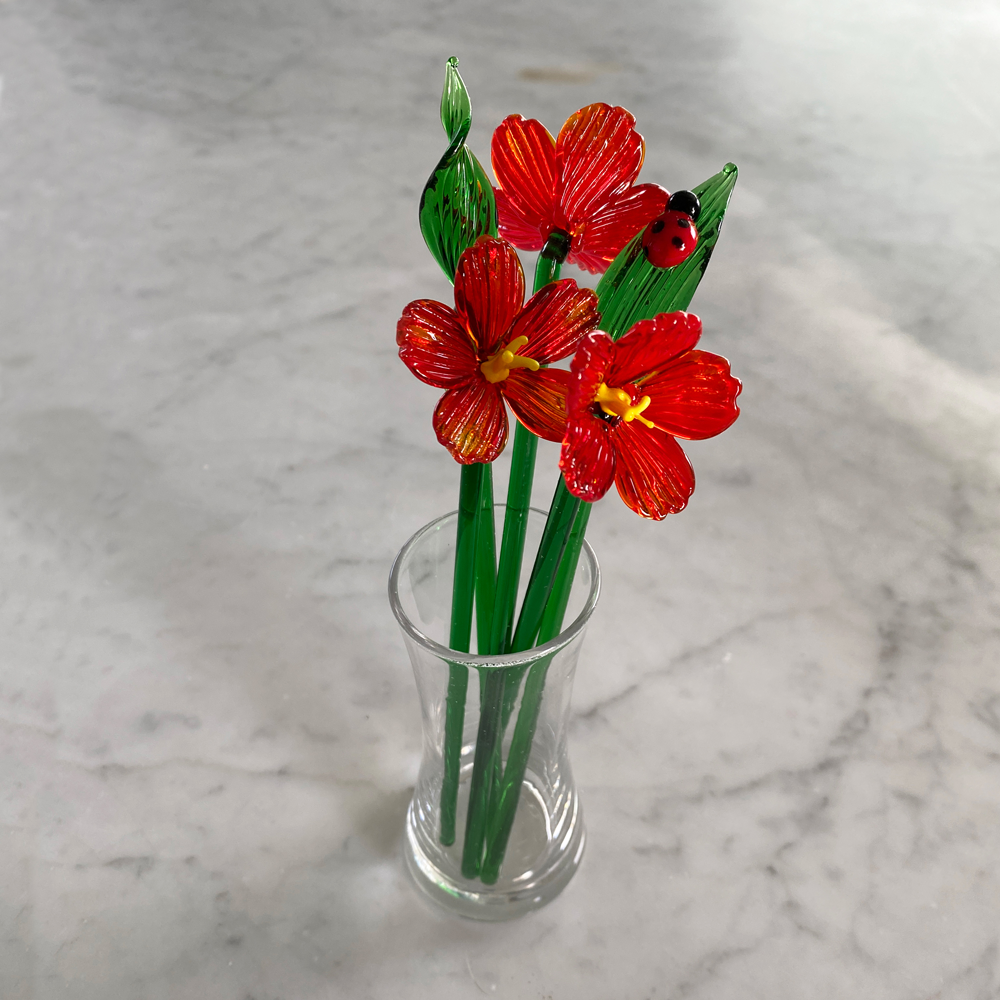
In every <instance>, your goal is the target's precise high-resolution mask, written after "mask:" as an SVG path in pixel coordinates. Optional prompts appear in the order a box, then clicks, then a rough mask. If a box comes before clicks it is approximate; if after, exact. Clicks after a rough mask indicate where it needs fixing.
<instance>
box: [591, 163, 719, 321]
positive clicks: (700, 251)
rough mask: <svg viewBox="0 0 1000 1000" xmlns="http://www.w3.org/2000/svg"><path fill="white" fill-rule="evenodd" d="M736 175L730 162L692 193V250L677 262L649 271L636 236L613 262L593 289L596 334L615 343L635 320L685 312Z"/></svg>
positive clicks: (708, 256)
mask: <svg viewBox="0 0 1000 1000" xmlns="http://www.w3.org/2000/svg"><path fill="white" fill-rule="evenodd" d="M737 173H738V171H737V169H736V164H735V163H727V164H726V165H725V166H724V167H723V168H722V170H721V171H720V172H719V173H717V174H716V175H715V176H714V177H710V178H709V179H708V180H707V181H705V182H704V183H703V184H699V185H698V186H697V187H696V188H695V189H694V192H695V194H696V195H698V197H699V199H700V200H701V214H700V215H699V216H698V246H697V247H696V248H695V251H694V253H693V254H691V256H690V257H688V259H687V260H685V261H684V262H683V263H681V264H678V265H677V266H676V267H669V268H659V267H654V266H653V265H652V264H650V263H649V261H647V260H646V255H645V254H644V253H643V252H642V233H639V235H638V236H636V237H635V238H634V239H633V240H632V241H631V242H630V243H629V244H628V245H627V246H626V247H625V249H624V250H622V252H621V253H620V254H619V255H618V256H617V257H616V258H615V259H614V261H613V262H612V264H611V266H610V267H609V268H608V269H607V271H606V272H605V273H604V276H603V277H602V278H601V280H600V282H599V283H598V285H597V298H598V308H599V309H600V311H601V329H602V330H605V331H606V332H607V333H608V334H610V335H611V336H612V337H613V338H614V339H615V340H617V339H618V338H619V337H620V336H622V334H624V333H626V332H627V331H628V330H629V328H630V327H631V326H632V325H633V324H634V323H638V322H639V320H642V319H652V317H653V316H656V315H657V314H658V313H664V312H676V311H677V310H679V309H687V307H688V306H689V305H690V304H691V299H692V298H693V297H694V293H695V289H696V288H697V287H698V283H699V282H700V281H701V278H702V275H703V274H704V273H705V269H706V268H707V267H708V262H709V260H711V258H712V251H713V250H714V249H715V244H716V243H718V241H719V232H720V230H721V229H722V220H723V218H724V217H725V214H726V206H727V205H728V204H729V199H730V197H731V195H732V193H733V188H734V187H735V186H736V177H737Z"/></svg>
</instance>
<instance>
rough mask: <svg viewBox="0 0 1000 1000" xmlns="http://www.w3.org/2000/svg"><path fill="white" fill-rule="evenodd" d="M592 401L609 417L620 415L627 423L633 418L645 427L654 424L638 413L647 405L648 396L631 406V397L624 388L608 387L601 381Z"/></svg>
mask: <svg viewBox="0 0 1000 1000" xmlns="http://www.w3.org/2000/svg"><path fill="white" fill-rule="evenodd" d="M594 402H595V403H599V404H600V407H601V409H602V410H604V412H605V413H606V414H607V415H608V416H609V417H621V418H622V420H624V421H625V423H627V424H630V423H631V422H632V421H633V420H638V421H640V422H641V423H644V424H645V425H646V426H647V427H655V426H656V424H654V423H653V422H652V421H651V420H647V419H646V418H645V417H643V416H641V415H640V414H641V413H642V411H643V410H644V409H646V407H647V406H649V403H650V399H649V396H643V397H642V399H640V400H639V402H638V403H636V404H635V405H634V406H633V405H632V397H631V396H630V395H629V394H628V393H627V392H626V391H625V390H624V389H609V388H608V387H607V386H606V385H605V384H604V383H603V382H602V383H601V384H600V387H599V388H598V390H597V395H596V396H595V397H594Z"/></svg>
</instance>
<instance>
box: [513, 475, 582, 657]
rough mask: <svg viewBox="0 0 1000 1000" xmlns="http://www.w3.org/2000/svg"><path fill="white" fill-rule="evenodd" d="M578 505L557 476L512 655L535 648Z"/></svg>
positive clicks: (522, 606) (578, 501) (562, 480)
mask: <svg viewBox="0 0 1000 1000" xmlns="http://www.w3.org/2000/svg"><path fill="white" fill-rule="evenodd" d="M580 503H581V501H580V500H579V499H577V498H576V497H575V496H573V494H572V493H570V491H569V490H568V489H566V481H565V480H564V479H563V478H562V476H560V477H559V483H558V485H557V486H556V492H555V495H554V496H553V498H552V506H551V508H550V509H549V516H548V520H546V522H545V530H544V531H543V533H542V540H541V542H539V543H538V553H537V555H536V556H535V565H534V566H533V567H532V570H531V578H530V579H529V581H528V589H527V591H526V592H525V595H524V603H523V604H522V605H521V614H520V616H519V617H518V619H517V628H516V629H514V638H513V640H512V641H511V652H515V653H519V652H521V651H522V650H525V649H529V648H530V647H531V646H532V645H534V642H535V636H536V635H538V629H539V627H540V625H541V623H542V615H543V614H544V612H545V605H546V604H547V603H548V600H549V594H550V592H551V590H552V584H553V582H554V581H555V577H556V571H557V570H558V569H559V562H560V560H561V559H562V555H563V550H564V549H565V548H566V543H567V541H568V540H569V535H570V531H571V530H572V528H573V522H574V521H575V520H576V514H577V511H578V510H579V508H580Z"/></svg>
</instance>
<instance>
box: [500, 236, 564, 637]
mask: <svg viewBox="0 0 1000 1000" xmlns="http://www.w3.org/2000/svg"><path fill="white" fill-rule="evenodd" d="M568 252H569V236H568V235H567V234H566V233H564V232H562V231H561V230H558V229H557V230H554V231H553V232H552V234H551V235H550V236H549V238H548V239H547V240H546V242H545V246H544V247H543V248H542V252H541V253H540V254H539V255H538V262H537V263H536V264H535V288H534V291H535V292H538V291H540V290H541V289H543V288H544V287H545V286H546V285H547V284H549V283H550V282H552V281H555V280H557V279H558V277H559V272H560V270H561V268H562V262H563V261H564V260H565V259H566V254H567V253H568ZM537 452H538V438H537V437H535V435H534V434H532V433H531V431H529V430H528V429H527V428H526V427H524V426H522V425H521V424H520V423H518V424H517V426H516V427H515V428H514V450H513V454H512V456H511V465H510V480H509V482H508V485H507V509H506V512H505V514H504V522H503V542H502V544H501V546H500V569H499V571H498V573H497V591H496V604H495V606H494V611H493V627H492V630H491V636H490V642H491V649H490V652H493V653H500V652H504V651H505V650H508V649H509V648H510V641H511V637H512V633H513V629H514V605H515V603H516V601H517V585H518V583H519V582H520V578H521V563H522V561H523V559H524V535H525V531H526V530H527V526H528V508H529V507H530V506H531V487H532V483H533V482H534V478H535V457H536V454H537Z"/></svg>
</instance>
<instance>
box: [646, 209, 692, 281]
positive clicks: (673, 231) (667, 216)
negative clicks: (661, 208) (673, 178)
mask: <svg viewBox="0 0 1000 1000" xmlns="http://www.w3.org/2000/svg"><path fill="white" fill-rule="evenodd" d="M700 210H701V203H700V202H699V201H698V196H697V195H695V194H693V193H692V192H691V191H675V192H674V193H673V194H672V195H671V196H670V200H669V201H668V202H667V209H666V211H665V212H664V213H663V214H662V215H661V216H659V217H657V218H655V219H653V221H652V222H651V223H650V224H649V225H648V226H647V227H646V231H645V232H644V233H643V234H642V248H643V250H644V251H645V253H646V260H648V261H649V263H650V264H652V265H653V266H654V267H676V266H677V265H678V264H680V263H681V262H682V261H685V260H687V258H688V257H690V256H691V254H692V253H694V248H695V247H696V246H697V245H698V230H697V229H696V228H695V224H694V220H695V219H697V218H698V213H699V212H700Z"/></svg>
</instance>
